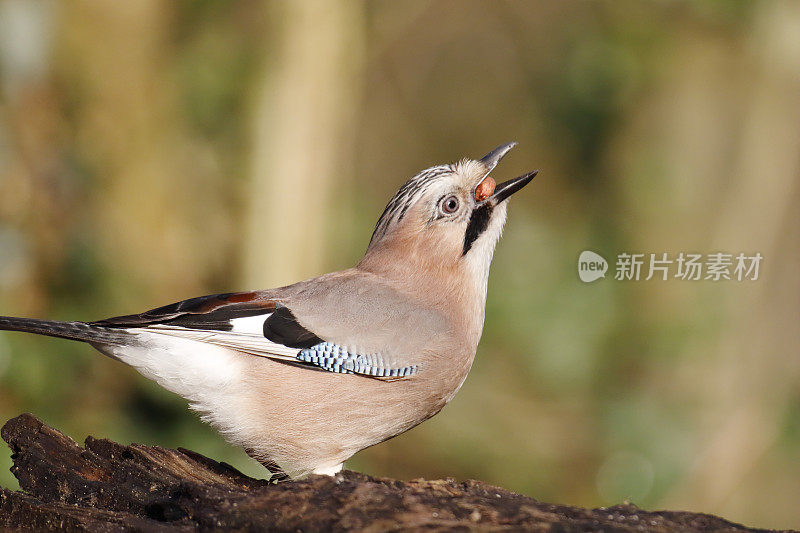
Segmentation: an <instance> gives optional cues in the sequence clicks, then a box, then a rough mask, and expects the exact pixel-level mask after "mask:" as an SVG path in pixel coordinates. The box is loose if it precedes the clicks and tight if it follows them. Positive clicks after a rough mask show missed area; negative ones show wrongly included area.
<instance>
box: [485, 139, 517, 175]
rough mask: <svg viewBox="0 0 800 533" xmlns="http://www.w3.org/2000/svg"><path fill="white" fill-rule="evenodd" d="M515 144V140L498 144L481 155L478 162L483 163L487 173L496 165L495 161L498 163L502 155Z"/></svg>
mask: <svg viewBox="0 0 800 533" xmlns="http://www.w3.org/2000/svg"><path fill="white" fill-rule="evenodd" d="M516 145H517V143H516V141H513V142H510V143H506V144H501V145H500V146H498V147H497V148H495V149H494V150H492V151H491V152H489V153H488V154H486V155H485V156H483V157H482V158H481V159H480V162H481V163H483V165H484V166H485V167H486V173H487V174H488V173H489V172H491V171H492V169H493V168H494V167H496V166H497V163H499V162H500V160H501V159H503V156H504V155H506V154H507V153H508V151H509V150H511V149H512V148H514V147H515V146H516Z"/></svg>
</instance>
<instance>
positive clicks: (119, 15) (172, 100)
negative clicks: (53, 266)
mask: <svg viewBox="0 0 800 533" xmlns="http://www.w3.org/2000/svg"><path fill="white" fill-rule="evenodd" d="M61 10H62V15H63V18H64V21H63V23H62V26H61V27H62V28H63V31H64V33H63V35H62V40H63V43H62V51H61V54H60V57H59V61H58V62H57V66H58V68H60V69H61V75H62V76H63V77H64V78H65V79H66V83H67V84H68V85H67V87H69V89H70V91H72V94H71V96H72V98H76V99H77V101H78V102H79V103H80V106H79V108H78V109H79V110H80V112H79V113H77V114H76V116H75V119H74V120H75V125H74V126H75V128H76V131H75V134H76V136H77V142H78V143H79V146H78V150H79V153H80V156H81V158H82V159H84V160H85V161H86V162H87V163H88V165H89V168H90V170H93V169H102V174H99V173H98V174H96V175H95V176H94V178H95V179H96V180H97V181H98V185H97V186H95V187H94V188H93V190H94V196H93V198H92V209H93V210H94V215H93V217H92V220H94V221H96V224H97V228H98V234H99V237H100V243H99V245H100V254H101V255H102V257H101V260H102V261H103V262H104V263H106V265H107V267H108V271H109V272H108V274H109V276H110V278H111V279H110V280H109V283H108V287H111V288H112V289H113V290H115V291H119V290H120V289H122V290H123V291H124V292H123V294H113V295H112V296H113V297H114V298H113V300H114V301H115V302H116V304H115V306H119V308H116V307H115V308H114V309H108V310H106V312H108V313H114V312H124V311H129V310H130V308H131V306H133V305H146V304H145V303H144V300H146V301H147V302H148V304H149V305H153V304H158V303H167V301H168V300H172V299H175V298H180V297H187V296H191V295H192V294H194V293H195V292H196V291H198V290H200V289H201V280H202V276H203V273H204V261H203V260H202V255H201V253H200V252H199V250H198V248H199V247H200V246H201V244H202V246H204V247H210V246H212V245H213V243H209V242H208V241H207V236H206V235H205V234H204V233H205V232H204V231H203V230H202V229H201V228H198V227H196V226H195V225H194V224H192V219H193V217H192V216H191V210H192V209H197V207H196V206H195V205H193V204H194V203H195V200H196V199H197V198H196V197H197V195H198V185H197V183H196V175H195V174H194V173H192V172H191V171H190V170H189V168H188V167H187V166H185V165H183V164H182V162H181V158H182V153H183V151H184V150H185V146H186V142H185V135H183V133H184V132H183V131H182V127H181V117H179V116H176V101H177V98H176V94H175V85H174V83H172V82H171V80H170V79H169V78H168V77H166V74H165V73H166V72H167V71H168V69H166V68H165V66H168V60H169V57H170V53H169V50H170V48H169V22H170V17H169V15H170V12H169V9H168V4H166V3H164V2H158V1H151V0H148V1H142V2H128V3H118V2H102V1H93V0H90V1H85V2H75V3H66V4H62V5H61Z"/></svg>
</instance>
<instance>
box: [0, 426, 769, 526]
mask: <svg viewBox="0 0 800 533" xmlns="http://www.w3.org/2000/svg"><path fill="white" fill-rule="evenodd" d="M2 438H3V439H4V440H5V441H6V442H7V443H8V444H9V446H10V447H11V450H12V452H13V455H12V459H13V462H14V466H13V467H12V469H11V471H12V472H13V473H14V475H15V476H16V477H17V479H18V480H19V483H20V487H21V488H22V490H23V491H24V492H14V491H10V490H7V489H0V527H6V528H19V527H27V528H33V529H37V530H65V531H130V530H136V531H197V530H219V529H226V530H227V529H234V530H270V531H300V530H302V531H345V530H366V531H385V530H426V531H447V530H459V531H464V530H481V531H482V530H493V531H495V530H498V531H500V530H507V531H522V530H525V531H600V530H603V531H618V532H634V531H659V532H666V531H686V532H699V531H712V530H713V531H755V530H752V529H748V528H745V527H743V526H740V525H738V524H734V523H732V522H729V521H727V520H723V519H722V518H718V517H715V516H711V515H705V514H698V513H689V512H672V511H658V512H648V511H644V510H641V509H639V508H637V507H636V506H634V505H630V504H627V505H618V506H615V507H610V508H600V509H583V508H578V507H570V506H566V505H554V504H548V503H541V502H538V501H536V500H534V499H532V498H529V497H527V496H523V495H520V494H515V493H513V492H510V491H507V490H505V489H502V488H499V487H494V486H492V485H488V484H486V483H482V482H480V481H463V482H459V481H456V480H453V479H439V480H421V479H420V480H412V481H399V480H393V479H383V478H374V477H370V476H367V475H364V474H359V473H356V472H349V471H345V472H342V473H341V474H338V475H336V476H334V477H328V476H310V477H308V478H306V479H303V480H300V481H287V482H282V483H277V484H275V483H269V482H267V481H264V480H257V479H253V478H250V477H248V476H245V475H244V474H242V473H240V472H239V471H237V470H236V469H234V468H233V467H231V466H229V465H227V464H225V463H218V462H216V461H214V460H212V459H209V458H207V457H204V456H202V455H200V454H197V453H194V452H191V451H189V450H184V449H180V448H179V449H177V450H171V449H166V448H161V447H158V446H142V445H138V444H133V445H130V446H124V445H121V444H117V443H115V442H112V441H109V440H106V439H95V438H92V437H88V438H87V439H86V442H85V445H84V447H83V448H81V447H80V446H79V445H78V444H77V443H76V442H75V441H73V440H72V439H71V438H69V437H67V436H66V435H64V434H63V433H61V432H59V431H57V430H55V429H53V428H51V427H49V426H47V425H46V424H44V423H43V422H42V421H40V420H39V419H37V418H36V417H34V416H33V415H30V414H23V415H20V416H18V417H16V418H13V419H11V420H9V421H8V422H7V423H6V424H5V426H3V429H2Z"/></svg>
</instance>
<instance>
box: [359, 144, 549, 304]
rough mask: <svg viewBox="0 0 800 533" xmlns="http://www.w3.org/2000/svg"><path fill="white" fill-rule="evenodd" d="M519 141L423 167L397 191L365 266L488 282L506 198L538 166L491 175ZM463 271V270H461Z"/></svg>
mask: <svg viewBox="0 0 800 533" xmlns="http://www.w3.org/2000/svg"><path fill="white" fill-rule="evenodd" d="M515 145H516V143H513V142H512V143H508V144H504V145H502V146H499V147H497V148H496V149H494V150H492V151H491V152H489V153H488V154H486V155H485V156H484V157H483V158H481V159H479V160H470V159H465V160H462V161H460V162H458V163H455V164H451V165H440V166H435V167H431V168H429V169H427V170H423V171H422V172H420V173H419V174H417V175H416V176H414V177H413V178H411V179H410V180H409V181H408V182H406V183H405V184H404V185H403V186H402V187H401V188H400V190H399V191H397V193H396V194H395V195H394V196H393V197H392V199H391V200H390V201H389V204H388V205H387V206H386V209H385V210H384V211H383V214H382V215H381V218H380V219H379V220H378V224H377V225H376V227H375V231H374V232H373V234H372V239H371V240H370V243H369V247H368V248H367V253H366V255H365V256H364V259H362V261H361V263H359V267H360V268H363V269H365V270H370V271H374V272H383V273H392V274H398V275H401V276H408V277H417V275H418V274H419V275H430V274H431V273H437V272H438V273H442V274H444V275H451V276H452V275H454V276H455V277H456V278H461V279H460V281H462V282H463V277H462V275H467V276H469V277H472V278H474V279H475V281H476V282H481V281H482V284H483V289H484V291H483V292H484V294H485V283H486V278H487V277H488V273H489V264H490V263H491V260H492V254H493V253H494V248H495V245H496V244H497V240H498V239H499V238H500V234H501V232H502V229H503V224H504V223H505V220H506V200H507V199H508V198H509V196H511V195H512V194H514V193H515V192H517V191H518V190H520V189H522V188H523V187H524V186H525V185H527V184H528V183H529V182H530V181H531V180H532V179H533V177H534V176H535V175H536V173H537V171H533V172H529V173H527V174H525V175H523V176H520V177H518V178H515V179H512V180H509V181H506V182H504V183H501V184H499V185H495V181H494V179H493V178H492V177H490V176H489V173H490V172H491V171H492V170H493V169H494V167H495V166H496V165H497V163H498V162H499V161H500V159H502V158H503V156H504V155H506V153H508V151H509V150H511V148H513V147H514V146H515ZM459 274H461V275H459Z"/></svg>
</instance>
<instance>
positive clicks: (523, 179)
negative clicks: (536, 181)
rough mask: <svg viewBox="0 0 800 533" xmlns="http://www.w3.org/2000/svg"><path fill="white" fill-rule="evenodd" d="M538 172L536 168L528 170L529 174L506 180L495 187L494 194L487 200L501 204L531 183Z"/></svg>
mask: <svg viewBox="0 0 800 533" xmlns="http://www.w3.org/2000/svg"><path fill="white" fill-rule="evenodd" d="M538 173H539V171H538V170H534V171H533V172H528V173H527V174H523V175H522V176H520V177H518V178H514V179H513V180H508V181H504V182H503V183H501V184H500V185H498V186H497V187H495V188H494V194H493V195H491V196H490V197H489V198H487V199H486V201H487V202H491V203H492V204H493V205H497V204H499V203H500V202H502V201H503V200H506V199H507V198H508V197H509V196H511V195H512V194H514V193H515V192H517V191H518V190H520V189H521V188H523V187H524V186H526V185H527V184H529V183H530V182H531V180H532V179H533V178H534V177H535V176H536V174H538Z"/></svg>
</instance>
